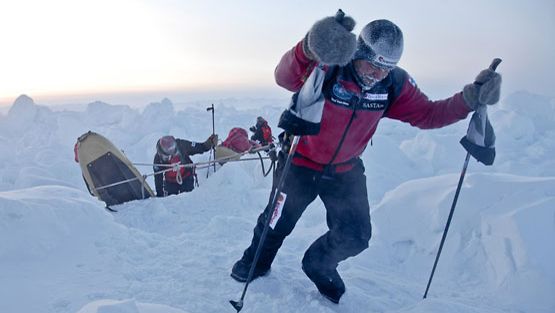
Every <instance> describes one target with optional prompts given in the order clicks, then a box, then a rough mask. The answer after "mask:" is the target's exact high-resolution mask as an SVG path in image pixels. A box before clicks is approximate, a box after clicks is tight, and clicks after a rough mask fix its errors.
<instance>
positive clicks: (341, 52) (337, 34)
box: [303, 9, 357, 65]
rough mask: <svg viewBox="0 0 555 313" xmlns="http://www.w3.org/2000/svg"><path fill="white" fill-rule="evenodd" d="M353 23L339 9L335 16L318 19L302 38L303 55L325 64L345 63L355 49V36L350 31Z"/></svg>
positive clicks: (353, 21) (351, 19)
mask: <svg viewBox="0 0 555 313" xmlns="http://www.w3.org/2000/svg"><path fill="white" fill-rule="evenodd" d="M355 24H356V23H355V20H354V19H353V18H352V17H350V16H345V13H343V11H342V10H341V9H339V10H338V11H337V13H336V14H335V16H329V17H326V18H324V19H322V20H319V21H318V22H316V23H315V24H314V25H313V26H312V28H310V31H309V32H308V34H307V35H306V36H305V38H304V39H303V51H304V53H305V55H306V56H307V57H308V58H309V59H312V60H315V61H318V62H320V63H323V64H327V65H346V64H347V63H349V61H351V59H352V57H353V54H354V53H355V49H356V42H357V41H356V36H355V34H353V33H351V31H352V30H353V28H354V27H355Z"/></svg>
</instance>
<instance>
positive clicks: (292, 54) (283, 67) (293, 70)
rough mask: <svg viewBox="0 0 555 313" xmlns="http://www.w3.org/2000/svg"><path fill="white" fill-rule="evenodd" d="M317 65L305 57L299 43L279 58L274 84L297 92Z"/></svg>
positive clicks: (301, 45) (301, 44)
mask: <svg viewBox="0 0 555 313" xmlns="http://www.w3.org/2000/svg"><path fill="white" fill-rule="evenodd" d="M317 64H318V63H317V62H316V61H313V60H311V59H309V58H307V57H306V55H305V54H304V52H303V42H302V41H300V42H299V43H297V45H296V46H295V47H293V48H292V49H291V50H289V51H287V52H286V53H285V54H284V55H283V56H282V57H281V60H280V61H279V64H278V65H277V67H276V69H275V71H274V76H275V79H276V83H277V84H278V85H279V86H281V87H283V88H285V89H287V90H289V91H292V92H297V91H299V90H300V89H301V87H302V86H303V84H304V82H305V80H306V79H307V78H308V76H309V75H310V73H311V72H312V69H314V67H315V66H316V65H317Z"/></svg>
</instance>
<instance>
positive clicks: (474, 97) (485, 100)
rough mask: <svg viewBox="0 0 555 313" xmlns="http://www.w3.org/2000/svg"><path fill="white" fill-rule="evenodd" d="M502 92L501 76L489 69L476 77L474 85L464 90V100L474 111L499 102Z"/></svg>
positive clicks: (465, 87)
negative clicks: (482, 106)
mask: <svg viewBox="0 0 555 313" xmlns="http://www.w3.org/2000/svg"><path fill="white" fill-rule="evenodd" d="M500 92H501V75H500V74H499V73H497V72H495V71H494V70H493V69H491V68H488V69H485V70H483V71H481V72H480V74H478V76H476V80H475V81H474V83H472V84H468V85H466V86H464V88H463V98H464V100H465V101H466V104H467V105H468V107H469V108H471V109H472V110H476V109H477V108H478V107H479V106H481V105H486V104H487V105H492V104H495V103H497V102H498V101H499V95H500Z"/></svg>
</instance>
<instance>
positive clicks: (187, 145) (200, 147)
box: [176, 139, 211, 155]
mask: <svg viewBox="0 0 555 313" xmlns="http://www.w3.org/2000/svg"><path fill="white" fill-rule="evenodd" d="M176 141H177V148H178V149H179V151H181V153H182V154H184V155H193V154H199V153H204V152H206V151H208V150H210V149H211V147H210V146H209V145H205V144H204V143H202V142H193V141H189V140H185V139H177V140H176Z"/></svg>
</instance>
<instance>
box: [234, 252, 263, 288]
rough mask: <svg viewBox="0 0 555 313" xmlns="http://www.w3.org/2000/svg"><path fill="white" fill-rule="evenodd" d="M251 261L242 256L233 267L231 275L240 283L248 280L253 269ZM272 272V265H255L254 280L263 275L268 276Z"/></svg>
mask: <svg viewBox="0 0 555 313" xmlns="http://www.w3.org/2000/svg"><path fill="white" fill-rule="evenodd" d="M251 263H252V262H249V261H246V260H245V258H244V257H243V258H241V259H240V260H239V261H237V262H235V265H233V268H232V269H231V277H233V279H235V280H236V281H238V282H240V283H244V282H246V281H247V278H248V277H249V271H250V269H251ZM269 273H270V267H258V266H257V267H255V268H254V273H253V274H252V280H255V279H257V278H258V277H261V276H266V275H268V274H269Z"/></svg>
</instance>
